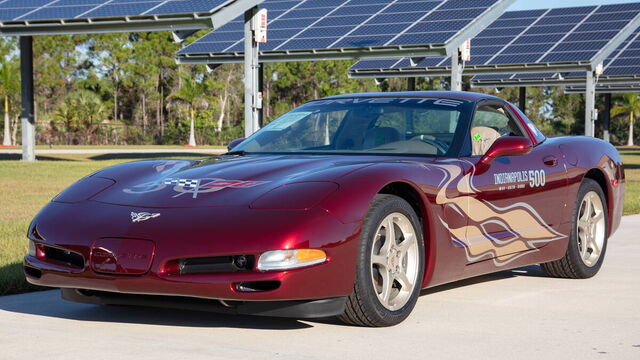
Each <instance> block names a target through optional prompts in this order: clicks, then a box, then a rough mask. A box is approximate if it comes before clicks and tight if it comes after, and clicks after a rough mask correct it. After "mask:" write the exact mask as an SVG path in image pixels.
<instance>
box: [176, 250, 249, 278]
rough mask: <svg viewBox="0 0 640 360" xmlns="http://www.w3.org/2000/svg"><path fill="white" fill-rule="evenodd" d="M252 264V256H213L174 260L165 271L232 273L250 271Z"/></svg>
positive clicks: (181, 273)
mask: <svg viewBox="0 0 640 360" xmlns="http://www.w3.org/2000/svg"><path fill="white" fill-rule="evenodd" d="M254 263H255V257H254V256H253V255H235V256H215V257H203V258H187V259H179V260H174V261H171V262H169V263H168V264H167V265H166V266H165V269H167V270H168V271H167V272H168V273H173V274H178V275H190V274H216V273H233V272H241V271H250V270H251V269H253V265H254Z"/></svg>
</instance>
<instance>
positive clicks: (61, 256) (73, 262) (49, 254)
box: [43, 246, 84, 269]
mask: <svg viewBox="0 0 640 360" xmlns="http://www.w3.org/2000/svg"><path fill="white" fill-rule="evenodd" d="M43 248H44V249H43V250H44V257H45V259H47V260H53V261H57V262H61V263H64V264H65V265H67V266H70V267H74V268H78V269H84V257H83V256H82V255H80V254H78V253H75V252H73V251H69V250H63V249H58V248H54V247H50V246H43Z"/></svg>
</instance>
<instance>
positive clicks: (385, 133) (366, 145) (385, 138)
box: [362, 127, 400, 149]
mask: <svg viewBox="0 0 640 360" xmlns="http://www.w3.org/2000/svg"><path fill="white" fill-rule="evenodd" d="M396 141H400V132H399V131H398V130H396V129H394V128H392V127H375V128H372V129H369V130H367V132H366V134H365V136H364V141H363V143H362V148H363V149H373V148H376V147H378V146H382V145H384V144H388V143H392V142H396Z"/></svg>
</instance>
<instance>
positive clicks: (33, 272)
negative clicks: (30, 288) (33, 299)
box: [24, 266, 42, 279]
mask: <svg viewBox="0 0 640 360" xmlns="http://www.w3.org/2000/svg"><path fill="white" fill-rule="evenodd" d="M24 273H25V275H27V276H29V277H32V278H36V279H40V278H41V277H42V271H40V270H38V269H36V268H32V267H31V266H25V267H24Z"/></svg>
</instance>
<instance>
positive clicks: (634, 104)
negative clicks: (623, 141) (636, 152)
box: [611, 94, 640, 146]
mask: <svg viewBox="0 0 640 360" xmlns="http://www.w3.org/2000/svg"><path fill="white" fill-rule="evenodd" d="M622 114H628V115H629V140H628V142H627V145H628V146H633V122H634V120H635V119H636V118H637V117H638V116H640V98H638V95H637V94H625V95H624V96H623V97H622V102H621V104H620V105H617V106H614V107H613V109H611V115H612V116H618V115H622Z"/></svg>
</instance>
